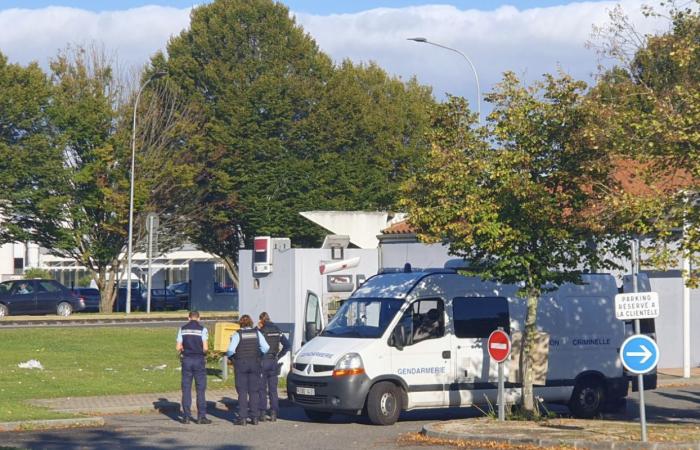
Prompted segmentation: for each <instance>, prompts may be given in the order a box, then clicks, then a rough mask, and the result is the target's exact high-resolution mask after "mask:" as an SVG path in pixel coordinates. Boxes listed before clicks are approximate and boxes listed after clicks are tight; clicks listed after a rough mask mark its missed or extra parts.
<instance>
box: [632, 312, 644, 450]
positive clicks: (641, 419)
mask: <svg viewBox="0 0 700 450" xmlns="http://www.w3.org/2000/svg"><path fill="white" fill-rule="evenodd" d="M634 332H635V334H640V332H641V326H640V324H639V319H635V321H634ZM637 387H638V388H639V423H640V424H641V426H642V442H646V441H647V413H646V407H645V406H644V375H642V374H641V373H640V374H638V375H637Z"/></svg>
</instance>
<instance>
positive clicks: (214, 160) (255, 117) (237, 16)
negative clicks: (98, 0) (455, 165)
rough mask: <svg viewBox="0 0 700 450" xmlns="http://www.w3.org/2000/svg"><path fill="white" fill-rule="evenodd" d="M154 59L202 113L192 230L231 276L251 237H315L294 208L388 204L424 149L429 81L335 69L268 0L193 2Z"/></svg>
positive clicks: (310, 241)
mask: <svg viewBox="0 0 700 450" xmlns="http://www.w3.org/2000/svg"><path fill="white" fill-rule="evenodd" d="M152 65H153V66H154V67H157V68H167V70H168V72H169V73H170V80H171V82H174V83H176V84H177V85H178V86H179V88H180V89H181V90H182V92H183V93H185V95H186V96H187V97H188V98H189V99H191V100H192V101H194V102H196V103H197V104H198V105H200V107H201V109H202V110H203V111H204V114H205V117H206V121H205V125H204V135H205V138H204V139H203V140H202V141H201V146H200V147H199V149H198V152H199V154H200V155H202V156H203V157H204V158H205V159H206V160H207V164H206V167H205V168H204V172H203V175H202V182H201V183H200V184H198V186H197V189H198V190H199V192H202V193H203V194H202V196H203V199H204V201H203V205H205V207H206V208H207V212H206V213H204V214H202V215H201V216H200V218H201V220H198V221H197V222H196V224H195V225H196V227H197V230H196V232H195V233H194V234H193V235H192V239H193V241H195V242H196V243H197V244H199V245H200V246H201V247H202V248H204V249H205V250H207V251H209V252H211V253H214V254H217V255H219V256H221V257H222V258H223V259H224V260H225V261H226V262H227V265H228V268H229V270H230V271H231V273H232V274H233V275H234V278H235V277H236V273H237V268H236V263H235V261H236V258H237V253H238V249H239V248H240V247H241V246H242V245H243V243H244V242H250V241H252V237H253V236H254V235H268V234H269V235H273V236H288V237H290V238H291V239H292V241H293V242H294V243H295V245H316V244H318V243H319V242H320V238H321V237H322V234H323V233H322V230H321V229H320V228H318V227H317V226H315V225H313V224H310V223H309V222H308V221H306V220H305V219H304V218H302V217H301V216H300V215H299V214H298V213H299V212H300V211H304V210H310V209H320V208H324V209H328V208H333V209H378V208H389V207H391V206H393V205H394V204H395V202H396V197H397V194H396V193H397V185H396V181H397V180H401V179H403V178H402V177H404V178H405V174H406V173H407V172H409V171H410V170H411V167H412V166H413V165H414V163H413V159H414V157H416V155H417V154H420V152H421V149H422V151H423V152H424V151H425V148H426V146H425V145H424V144H423V145H422V143H423V131H424V129H425V125H426V124H427V113H426V108H425V107H426V105H429V104H431V103H432V98H431V95H430V91H429V90H427V89H426V88H423V87H420V86H418V85H417V83H415V82H410V83H407V84H404V83H402V82H401V81H400V80H397V79H392V78H390V77H389V76H387V74H386V73H385V72H384V71H383V70H381V69H380V68H379V67H377V66H376V65H373V64H370V65H367V66H355V65H353V64H351V63H349V62H345V63H343V64H342V65H340V66H339V67H334V65H333V64H332V62H331V60H330V58H329V57H328V56H327V55H325V54H323V53H322V52H320V51H319V49H318V46H317V45H316V43H315V42H314V41H313V40H312V39H311V38H310V37H309V36H308V35H307V34H306V33H305V32H304V30H303V29H302V28H301V27H300V26H298V25H297V24H296V23H295V21H294V19H292V18H290V16H289V11H288V9H287V8H286V7H284V6H283V5H282V4H280V3H277V2H273V1H272V0H252V1H241V0H216V1H214V2H211V3H210V4H207V5H203V6H200V7H198V8H195V9H194V10H193V12H192V16H191V24H190V28H189V29H188V30H187V31H184V32H182V33H181V34H180V35H179V36H177V37H175V38H173V39H172V40H171V41H170V43H169V44H168V47H167V55H163V54H159V55H156V56H155V57H154V58H153V60H152Z"/></svg>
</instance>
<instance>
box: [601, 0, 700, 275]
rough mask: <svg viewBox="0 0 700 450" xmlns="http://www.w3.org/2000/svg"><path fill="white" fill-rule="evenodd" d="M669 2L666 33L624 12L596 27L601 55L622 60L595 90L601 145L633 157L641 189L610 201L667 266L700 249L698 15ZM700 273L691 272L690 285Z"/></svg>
mask: <svg viewBox="0 0 700 450" xmlns="http://www.w3.org/2000/svg"><path fill="white" fill-rule="evenodd" d="M666 6H667V7H668V9H667V14H668V16H667V17H668V19H669V24H670V29H669V31H668V32H665V33H662V34H658V35H650V36H644V35H641V34H640V33H639V32H637V31H636V30H635V28H634V26H633V25H632V24H631V23H630V21H629V20H627V18H626V16H625V15H624V14H623V13H622V11H621V10H620V9H616V10H614V11H613V13H612V14H611V21H610V23H609V24H608V26H606V27H601V28H598V30H597V33H596V38H597V43H598V48H599V50H600V52H601V53H602V54H603V55H604V56H609V57H612V58H614V60H615V61H616V63H617V64H616V66H614V67H613V68H611V69H608V70H606V71H604V72H603V73H602V74H601V77H600V79H599V81H598V83H597V86H596V87H595V89H594V91H593V92H592V93H591V99H592V101H594V102H596V108H597V110H598V111H599V118H600V120H599V121H597V122H595V123H592V126H595V128H596V129H598V130H600V131H601V132H600V133H599V136H600V143H599V145H600V146H604V147H606V148H607V150H608V151H609V152H610V153H611V154H614V155H617V158H619V159H622V160H627V161H630V162H631V163H628V165H631V164H633V165H634V167H635V171H634V172H635V174H636V177H637V179H638V181H637V182H636V184H637V185H642V186H643V189H641V192H640V189H637V190H636V191H635V192H630V191H629V190H618V191H617V192H614V193H613V195H612V196H611V197H612V200H611V202H609V203H610V204H614V205H616V207H617V214H618V216H619V222H620V223H621V224H622V225H623V226H625V227H626V228H627V229H628V230H630V232H632V233H634V234H636V235H646V236H649V237H653V238H654V239H653V240H652V242H651V244H650V248H648V252H649V253H650V254H651V255H652V259H653V260H654V261H655V262H657V263H659V264H660V265H662V266H663V265H667V264H669V262H670V261H671V260H673V259H675V257H677V256H678V253H682V254H684V255H686V256H689V257H690V258H691V259H693V260H694V261H695V262H696V263H697V257H698V254H699V253H698V250H700V206H699V205H698V203H697V202H696V201H693V199H694V198H695V197H696V196H697V192H698V188H699V187H700V186H699V182H700V158H699V155H700V153H698V149H699V148H700V14H699V13H698V10H697V8H692V7H691V6H689V5H688V6H687V7H684V8H679V7H677V6H676V4H675V3H674V2H669V3H667V4H666ZM645 13H646V14H647V15H654V16H659V15H660V14H659V13H657V12H655V11H654V10H652V9H649V8H647V9H645ZM684 226H685V231H684V232H683V233H682V235H680V233H679V232H678V230H681V229H683V228H684ZM693 265H694V266H695V267H697V264H693ZM698 278H699V277H698V273H693V274H691V278H690V282H691V284H697V283H698V281H699V280H698Z"/></svg>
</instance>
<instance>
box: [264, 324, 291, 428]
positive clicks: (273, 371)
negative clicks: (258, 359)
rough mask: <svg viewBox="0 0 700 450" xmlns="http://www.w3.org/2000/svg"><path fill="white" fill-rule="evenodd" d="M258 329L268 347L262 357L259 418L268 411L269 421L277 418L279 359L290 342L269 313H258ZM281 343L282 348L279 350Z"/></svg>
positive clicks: (285, 351) (278, 408)
mask: <svg viewBox="0 0 700 450" xmlns="http://www.w3.org/2000/svg"><path fill="white" fill-rule="evenodd" d="M258 329H259V330H260V332H261V333H262V334H263V336H265V340H266V341H267V343H268V345H269V346H270V349H269V350H268V351H267V353H265V354H264V355H263V359H262V386H261V387H260V420H261V421H263V420H265V412H266V411H267V412H268V413H269V416H268V417H269V419H270V421H271V422H274V421H276V420H277V415H278V414H279V410H280V407H279V398H278V396H277V377H278V376H279V369H280V363H279V360H280V359H282V358H283V357H284V355H286V354H287V352H289V350H290V348H291V344H290V343H289V340H288V339H287V336H285V335H284V334H282V330H280V329H279V328H278V327H277V325H275V324H274V323H272V321H271V320H270V315H269V314H268V313H266V312H262V313H260V322H258ZM280 345H282V350H280ZM268 396H269V399H270V409H269V410H268V409H267V399H268Z"/></svg>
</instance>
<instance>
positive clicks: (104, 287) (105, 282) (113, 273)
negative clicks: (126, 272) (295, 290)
mask: <svg viewBox="0 0 700 450" xmlns="http://www.w3.org/2000/svg"><path fill="white" fill-rule="evenodd" d="M118 271H119V262H117V261H116V260H115V261H112V265H111V266H110V268H109V272H108V271H107V267H100V269H99V272H98V274H97V279H96V280H95V282H96V283H97V288H98V289H99V290H100V312H102V313H111V312H112V311H114V301H115V300H116V298H117V289H116V283H117V273H118Z"/></svg>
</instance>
